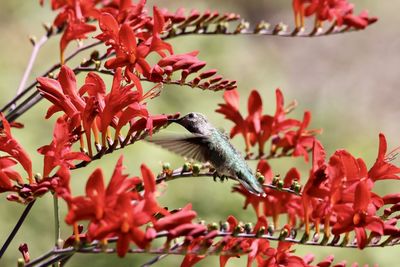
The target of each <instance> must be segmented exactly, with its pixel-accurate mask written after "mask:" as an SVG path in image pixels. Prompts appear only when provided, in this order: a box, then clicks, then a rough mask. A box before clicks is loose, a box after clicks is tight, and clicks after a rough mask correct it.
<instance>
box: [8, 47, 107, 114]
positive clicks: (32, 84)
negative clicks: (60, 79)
mask: <svg viewBox="0 0 400 267" xmlns="http://www.w3.org/2000/svg"><path fill="white" fill-rule="evenodd" d="M99 44H101V42H100V41H99V42H94V43H91V44H89V45H86V46H82V47H80V48H78V49H77V50H75V51H74V52H73V53H72V54H71V55H69V56H68V57H67V58H66V59H65V63H67V62H68V61H70V60H71V59H73V58H74V57H75V56H77V55H78V54H79V53H81V52H83V51H85V50H88V49H90V48H93V47H95V46H97V45H99ZM60 67H61V64H60V63H57V64H55V65H53V66H52V67H51V68H50V69H48V70H47V71H46V72H44V73H43V74H42V75H41V76H40V77H45V76H48V75H49V74H50V73H51V72H53V71H55V70H57V69H59V68H60ZM36 85H37V81H36V80H35V81H33V82H32V83H31V84H30V85H29V86H28V87H26V88H25V89H24V90H22V91H21V92H20V93H19V94H18V95H17V96H15V97H14V98H13V99H11V101H9V102H8V103H7V104H6V105H5V106H4V107H3V108H2V109H1V112H5V111H6V110H7V109H9V108H10V107H11V106H12V105H13V104H14V103H16V101H18V100H19V99H21V98H22V97H23V96H24V95H25V94H27V93H28V92H29V91H30V90H32V89H33V88H34V87H35V86H36ZM30 97H32V96H30ZM36 103H37V102H36Z"/></svg>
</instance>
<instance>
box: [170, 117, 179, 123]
mask: <svg viewBox="0 0 400 267" xmlns="http://www.w3.org/2000/svg"><path fill="white" fill-rule="evenodd" d="M181 120H182V118H178V119H168V122H176V123H179V122H180V121H181Z"/></svg>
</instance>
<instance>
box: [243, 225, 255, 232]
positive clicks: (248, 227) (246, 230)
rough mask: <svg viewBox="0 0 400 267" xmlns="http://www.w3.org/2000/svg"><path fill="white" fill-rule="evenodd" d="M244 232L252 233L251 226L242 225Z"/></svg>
mask: <svg viewBox="0 0 400 267" xmlns="http://www.w3.org/2000/svg"><path fill="white" fill-rule="evenodd" d="M244 231H245V232H246V233H247V234H248V233H251V231H253V224H252V223H246V224H245V225H244Z"/></svg>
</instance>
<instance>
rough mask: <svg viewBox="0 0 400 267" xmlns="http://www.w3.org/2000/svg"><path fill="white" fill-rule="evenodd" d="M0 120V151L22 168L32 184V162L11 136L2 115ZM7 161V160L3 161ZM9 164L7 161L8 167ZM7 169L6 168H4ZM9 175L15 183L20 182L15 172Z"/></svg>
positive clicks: (8, 126)
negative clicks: (1, 126) (0, 125)
mask: <svg viewBox="0 0 400 267" xmlns="http://www.w3.org/2000/svg"><path fill="white" fill-rule="evenodd" d="M0 119H1V122H2V124H3V128H2V129H0V151H3V152H5V153H7V154H8V155H10V157H11V158H13V159H15V160H16V161H18V162H19V164H21V166H22V167H23V168H24V170H25V171H26V173H27V175H28V179H29V183H30V184H32V183H34V181H33V175H32V161H31V159H30V157H29V155H28V153H26V151H25V150H24V149H23V148H22V146H21V145H20V144H19V143H18V141H17V140H15V139H14V138H13V136H12V135H11V127H10V124H9V123H8V121H7V120H6V118H5V117H4V115H3V114H2V113H0ZM4 161H8V160H4ZM10 163H11V162H10V161H8V162H7V164H5V165H9V164H10ZM6 168H8V167H6ZM9 174H10V175H11V176H10V177H11V178H12V179H16V181H17V182H19V183H20V182H22V181H21V179H20V178H18V176H16V174H15V172H10V171H9Z"/></svg>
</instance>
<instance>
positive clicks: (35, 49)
mask: <svg viewBox="0 0 400 267" xmlns="http://www.w3.org/2000/svg"><path fill="white" fill-rule="evenodd" d="M50 36H51V35H50V34H49V33H46V35H44V36H42V37H41V38H40V40H39V41H38V42H36V43H35V45H34V46H33V50H32V54H31V57H30V58H29V62H28V65H27V66H26V69H25V72H24V74H23V76H22V79H21V82H20V83H19V86H18V89H17V93H16V95H17V96H18V95H19V94H20V93H21V92H22V91H23V89H24V87H25V85H26V82H27V80H28V78H29V75H30V73H31V71H32V68H33V65H34V63H35V60H36V58H37V55H38V53H39V50H40V48H41V47H42V46H43V45H44V44H45V43H46V41H47V40H48V39H49V37H50ZM15 104H16V102H14V103H13V105H12V107H11V109H13V108H15Z"/></svg>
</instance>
